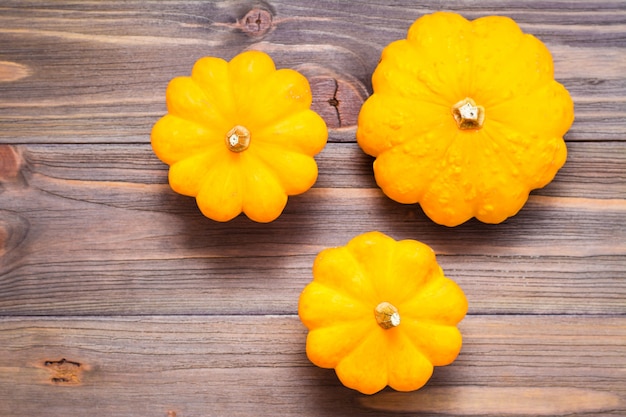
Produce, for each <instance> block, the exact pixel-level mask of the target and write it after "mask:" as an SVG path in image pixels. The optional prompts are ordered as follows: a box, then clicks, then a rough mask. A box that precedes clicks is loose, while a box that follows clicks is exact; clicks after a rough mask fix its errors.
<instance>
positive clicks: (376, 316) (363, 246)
mask: <svg viewBox="0 0 626 417" xmlns="http://www.w3.org/2000/svg"><path fill="white" fill-rule="evenodd" d="M466 312H467V299H466V298H465V295H464V294H463V291H462V290H461V289H460V288H459V287H458V286H457V285H456V284H455V283H454V282H453V281H452V280H450V279H449V278H446V277H445V276H444V274H443V272H442V270H441V267H440V266H439V265H438V264H437V261H436V259H435V254H434V252H433V251H432V249H431V248H430V247H428V246H427V245H425V244H423V243H420V242H417V241H415V240H401V241H396V240H394V239H392V238H391V237H389V236H387V235H384V234H382V233H380V232H368V233H365V234H362V235H360V236H357V237H355V238H354V239H352V240H351V241H350V242H349V243H348V244H347V245H346V246H344V247H338V248H329V249H325V250H323V251H322V252H321V253H320V254H319V255H318V256H317V258H316V259H315V262H314V265H313V281H312V282H311V283H309V284H308V285H307V286H306V287H305V289H304V290H303V292H302V294H301V295H300V302H299V306H298V313H299V315H300V319H301V320H302V322H303V323H304V325H305V326H306V327H307V328H308V329H309V333H308V336H307V340H306V353H307V356H308V357H309V359H310V360H311V362H313V363H314V364H316V365H318V366H320V367H322V368H334V369H335V372H336V373H337V376H338V377H339V379H340V380H341V382H342V383H343V384H344V385H345V386H347V387H349V388H353V389H355V390H358V391H360V392H362V393H365V394H373V393H375V392H378V391H380V390H381V389H383V388H384V387H385V386H387V385H389V386H391V387H392V388H394V389H396V390H399V391H412V390H416V389H418V388H420V387H422V386H423V385H424V384H425V383H426V382H427V381H428V379H429V378H430V376H431V375H432V372H433V366H443V365H448V364H450V363H451V362H452V361H454V359H455V358H456V357H457V355H458V354H459V351H460V349H461V333H460V332H459V330H458V329H457V327H456V325H457V323H458V322H459V321H461V319H463V317H464V316H465V314H466Z"/></svg>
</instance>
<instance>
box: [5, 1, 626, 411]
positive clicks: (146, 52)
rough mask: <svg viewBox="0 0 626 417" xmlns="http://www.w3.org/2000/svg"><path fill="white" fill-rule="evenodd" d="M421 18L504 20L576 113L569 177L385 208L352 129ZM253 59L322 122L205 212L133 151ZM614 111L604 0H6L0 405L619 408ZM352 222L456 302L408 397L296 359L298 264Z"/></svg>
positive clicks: (621, 331) (623, 143)
mask: <svg viewBox="0 0 626 417" xmlns="http://www.w3.org/2000/svg"><path fill="white" fill-rule="evenodd" d="M439 9H445V10H453V11H458V12H460V13H462V14H463V15H464V16H465V17H467V18H476V17H479V16H483V15H489V14H500V15H507V16H510V17H512V18H514V19H515V20H516V21H517V22H518V23H519V24H520V26H521V27H522V28H523V30H524V31H526V32H529V33H533V34H534V35H536V36H537V37H538V38H539V39H541V40H542V41H543V42H544V43H545V44H546V45H547V46H548V48H549V49H550V50H551V52H552V54H553V57H554V61H555V77H556V78H557V80H558V81H559V82H561V83H563V84H564V85H565V86H566V88H567V89H568V90H569V91H570V93H571V95H572V97H573V99H574V102H575V105H576V121H575V122H574V125H573V126H572V128H571V130H570V131H569V132H568V133H567V135H566V141H567V146H568V152H569V154H568V160H567V162H566V164H565V166H564V167H563V168H562V169H561V171H559V173H558V175H557V176H556V178H555V180H554V181H553V182H552V183H551V184H549V185H548V186H547V187H545V188H544V189H541V190H536V191H534V192H533V193H532V194H531V197H530V199H529V201H528V203H527V205H526V206H525V207H524V208H523V210H522V211H521V212H520V213H519V214H518V215H517V216H515V217H513V218H511V219H509V220H508V221H506V222H504V223H502V224H499V225H486V224H482V223H480V222H477V221H474V220H472V221H469V222H467V223H466V224H463V225H461V226H458V227H455V228H447V227H443V226H438V225H436V224H434V223H433V222H431V221H430V220H429V219H428V218H426V216H425V215H424V214H423V212H422V211H421V209H420V208H419V206H416V205H402V204H399V203H395V202H393V201H391V200H390V199H388V198H386V197H385V196H384V195H383V194H382V192H381V191H380V190H379V189H378V188H377V187H376V184H375V182H374V179H373V175H372V169H371V164H372V158H370V157H369V156H366V155H365V154H364V153H363V152H362V151H361V150H360V149H359V147H358V146H357V144H356V142H355V117H356V114H357V112H358V109H359V106H360V104H361V102H362V100H363V99H364V98H365V97H366V96H367V95H368V94H369V93H370V92H371V83H370V76H371V73H372V71H373V69H374V67H375V66H376V64H377V61H378V59H379V56H380V52H381V50H382V48H383V47H384V46H385V45H386V44H388V43H389V42H391V41H393V40H395V39H400V38H403V37H404V36H405V35H406V31H407V29H408V27H409V25H410V24H411V23H412V22H413V21H414V20H415V19H416V18H418V17H419V16H421V15H422V14H424V13H430V12H433V11H435V10H439ZM246 49H259V50H263V51H266V52H268V53H270V55H272V57H273V58H274V60H275V61H276V63H277V66H278V67H280V68H297V69H300V70H301V71H302V72H303V73H305V74H306V75H307V76H308V77H310V80H311V85H312V88H313V92H314V95H315V98H314V106H315V108H316V109H317V110H318V111H319V112H320V113H321V114H323V115H324V117H325V119H326V121H327V123H328V125H329V127H330V128H331V129H330V132H329V143H328V144H327V146H326V148H325V149H324V151H323V152H322V153H321V154H319V155H318V157H317V161H318V164H319V169H320V175H319V178H318V181H317V183H316V184H315V186H314V188H312V189H311V190H310V191H309V192H307V193H305V194H303V195H301V196H296V197H291V198H290V199H289V203H288V205H287V207H286V209H285V212H284V213H283V215H282V216H281V217H280V218H279V219H278V220H277V221H275V222H273V223H269V224H256V223H253V222H251V221H249V220H248V219H247V218H245V217H238V218H236V219H235V220H233V221H231V222H229V223H217V222H213V221H211V220H208V219H206V218H204V217H203V216H202V215H201V214H200V213H199V211H198V210H197V208H196V205H195V201H194V200H193V199H192V198H189V197H183V196H180V195H177V194H175V193H173V192H172V191H171V190H170V188H169V186H168V184H167V167H166V166H165V165H164V164H162V163H161V162H160V161H159V160H157V158H156V157H155V156H154V154H153V153H152V150H151V147H150V139H149V135H150V130H151V127H152V125H153V124H154V122H155V121H156V120H157V119H158V118H159V117H160V116H161V115H162V114H164V112H165V99H164V89H165V86H166V84H167V82H168V81H169V80H170V79H171V78H173V77H175V76H177V75H187V74H189V71H190V69H191V66H192V64H193V63H194V62H195V61H196V60H197V59H198V58H200V57H202V56H205V55H214V56H219V57H222V58H225V59H230V58H232V57H233V56H234V55H236V54H237V53H239V52H241V51H243V50H246ZM333 98H335V99H336V101H334V100H331V99H333ZM333 104H335V105H333ZM625 104H626V4H625V3H624V2H623V1H622V0H603V1H593V2H592V1H560V0H553V1H549V2H548V1H547V2H535V1H532V0H516V1H512V0H511V1H508V0H486V1H480V2H469V1H462V0H453V1H447V2H441V1H433V2H423V4H421V3H418V2H415V1H409V0H401V1H394V2H385V1H375V0H369V1H358V2H338V1H317V0H314V1H311V0H297V1H278V0H277V1H271V2H264V1H262V0H258V1H256V0H255V1H253V0H232V1H222V2H209V1H189V0H186V1H182V0H170V1H142V0H129V1H50V2H43V1H28V0H3V1H1V2H0V415H2V416H3V417H13V416H15V417H18V416H19V417H24V416H28V417H38V416H96V417H97V416H162V417H174V416H176V417H191V416H230V417H233V416H235V417H236V416H284V417H287V416H304V417H306V416H347V415H351V416H352V415H362V416H388V415H390V414H391V413H393V412H407V413H409V414H413V415H430V414H433V413H440V414H442V415H449V416H464V415H481V416H503V415H515V416H520V415H532V416H535V415H537V416H560V415H579V414H580V415H582V414H584V415H593V416H609V415H611V416H618V415H619V416H623V415H626V122H625V120H626V119H625V118H626V106H625ZM370 230H380V231H382V232H384V233H387V234H389V235H391V236H393V237H394V238H396V239H404V238H410V239H417V240H420V241H422V242H424V243H427V244H429V245H430V246H432V247H433V249H434V250H435V251H436V252H437V254H438V260H439V263H440V264H441V266H442V267H443V269H444V271H445V272H446V274H447V275H448V276H450V277H451V278H453V279H454V280H455V281H457V282H458V283H459V284H460V285H461V287H462V288H463V289H464V290H465V292H466V294H467V296H468V299H469V303H470V307H469V313H468V316H467V317H466V318H465V319H464V321H463V322H462V323H461V325H460V328H461V330H462V332H463V334H464V346H463V349H462V352H461V354H460V355H459V357H458V359H457V361H456V362H454V363H453V364H452V365H451V366H447V367H442V368H437V369H436V370H435V374H434V376H433V378H432V379H431V381H430V382H429V383H428V385H427V386H426V387H425V388H423V389H421V390H419V391H416V392H411V393H398V392H394V391H393V390H390V389H386V390H384V391H382V392H380V393H378V394H376V395H373V396H365V395H361V394H359V393H357V392H356V391H352V390H350V389H347V388H345V387H343V386H342V385H341V384H340V383H339V382H338V380H337V378H336V376H335V374H334V372H333V371H332V370H326V369H320V368H317V367H315V366H313V365H312V364H311V363H310V362H309V361H308V360H307V358H306V355H305V350H304V343H305V337H306V329H305V328H304V326H303V325H302V324H301V323H300V321H299V319H298V317H297V302H298V296H299V294H300V291H301V290H302V289H303V287H304V286H305V285H306V284H307V283H308V282H309V281H310V280H311V265H312V262H313V259H314V258H315V256H316V254H317V253H318V252H319V251H320V250H322V249H323V248H325V247H329V246H338V245H344V244H345V243H346V242H347V241H348V240H349V239H351V238H352V237H354V236H356V235H357V234H360V233H362V232H365V231H370Z"/></svg>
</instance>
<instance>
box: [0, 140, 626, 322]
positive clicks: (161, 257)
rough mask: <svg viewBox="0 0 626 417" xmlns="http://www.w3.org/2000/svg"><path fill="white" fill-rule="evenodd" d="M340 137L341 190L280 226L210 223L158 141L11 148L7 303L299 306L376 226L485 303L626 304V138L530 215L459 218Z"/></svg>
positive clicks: (588, 153) (329, 177) (39, 308)
mask: <svg viewBox="0 0 626 417" xmlns="http://www.w3.org/2000/svg"><path fill="white" fill-rule="evenodd" d="M592 145H593V146H592ZM329 148H331V149H330V150H329V151H325V152H324V153H323V154H322V155H321V157H320V165H321V172H322V174H321V176H320V181H319V182H320V183H321V184H322V185H327V186H333V187H335V188H319V187H317V186H316V188H314V189H312V190H310V191H309V192H308V193H306V194H305V195H303V196H297V197H293V198H292V199H291V200H290V203H289V205H288V207H287V209H286V211H285V213H284V214H283V216H281V218H280V219H279V220H278V221H276V222H274V223H272V224H267V225H259V224H254V223H252V222H250V221H248V220H247V219H245V218H238V219H236V220H234V221H233V222H230V223H226V224H220V223H215V222H212V221H210V220H208V219H205V218H204V217H202V215H201V214H199V212H198V210H197V208H196V207H195V202H194V201H193V199H191V198H188V197H183V196H178V195H175V194H174V193H173V192H172V191H171V190H170V189H169V187H168V186H167V185H166V184H165V181H166V167H165V166H164V165H163V164H161V163H160V162H159V161H157V160H156V158H154V156H153V155H152V153H151V150H150V148H149V146H146V145H134V146H129V145H124V146H122V145H113V146H95V145H90V146H74V145H63V146H60V145H38V146H35V145H30V146H28V147H20V148H3V149H11V150H15V149H17V151H15V152H8V151H7V152H6V156H5V160H9V159H11V158H13V159H14V160H17V161H13V162H12V163H10V164H9V163H7V164H6V166H7V167H8V166H10V167H12V168H11V169H9V170H7V172H6V173H5V176H9V177H11V178H7V179H6V180H5V183H4V185H5V191H4V193H3V194H2V196H3V199H2V200H0V209H1V210H2V211H0V213H1V215H0V226H1V228H0V231H1V232H2V233H1V235H0V236H1V237H2V246H1V249H2V252H0V255H1V256H0V282H1V283H2V286H0V313H1V314H27V315H28V314H116V315H117V314H158V313H161V314H165V313H171V314H179V313H180V305H184V312H185V313H193V314H199V313H206V312H209V313H214V314H215V313H220V314H232V313H236V312H238V309H241V308H245V309H246V312H248V313H257V314H263V313H290V312H293V311H294V310H295V305H296V300H297V295H298V294H299V291H300V290H301V288H303V287H304V285H306V283H307V282H308V281H309V280H310V266H311V264H312V260H313V258H314V256H315V254H316V253H317V252H319V251H320V250H321V249H322V248H324V247H328V246H336V245H343V244H345V243H346V242H347V241H348V240H349V239H350V238H351V237H353V236H355V235H356V234H358V233H361V232H365V231H368V230H375V229H378V230H381V231H384V232H386V233H390V234H392V235H393V236H394V237H396V238H413V239H419V240H422V241H424V242H425V243H427V244H429V245H431V246H432V247H433V248H434V249H435V251H436V252H437V253H439V254H440V255H441V256H442V257H443V258H442V264H443V266H444V267H445V269H446V270H449V271H450V275H451V276H452V277H454V278H455V279H457V280H458V281H459V283H461V284H462V285H463V287H464V288H465V289H466V291H467V292H468V295H469V296H470V298H471V299H472V308H473V309H474V311H475V312H480V313H494V314H495V313H568V312H570V313H575V314H584V313H591V314H598V313H605V314H606V313H611V314H623V313H625V312H626V310H625V308H626V304H625V303H624V302H623V300H624V299H626V287H625V285H626V280H624V279H623V278H624V271H625V270H626V263H625V262H626V260H625V259H624V253H626V248H625V247H624V242H625V241H626V239H625V237H626V228H625V226H624V224H623V219H624V217H625V212H626V203H625V202H624V181H623V177H624V169H625V168H624V167H625V166H626V165H624V164H623V161H620V159H619V157H620V156H622V157H623V155H624V153H623V152H621V151H622V150H623V149H624V145H623V143H620V142H617V143H605V144H603V146H599V144H598V143H594V144H591V143H587V144H585V143H576V144H573V146H572V148H573V149H576V151H574V152H571V153H570V154H571V159H572V161H571V162H569V163H568V165H566V168H564V171H567V169H568V166H569V167H570V168H569V172H566V173H565V175H561V174H559V176H558V177H557V180H555V182H554V183H553V184H551V185H550V186H549V187H548V188H547V189H546V190H540V191H539V193H537V194H535V195H533V196H532V197H531V199H530V201H529V203H528V205H527V206H526V207H525V208H524V209H523V210H522V212H521V213H520V214H518V215H517V216H516V217H514V218H512V219H510V220H509V221H507V222H505V223H504V224H501V225H497V226H490V225H484V224H480V223H479V222H475V221H471V222H469V223H467V224H465V225H463V226H460V227H457V228H454V229H449V228H444V227H440V226H437V225H435V224H433V223H432V222H431V221H430V220H428V219H427V218H426V217H425V216H424V215H423V213H421V211H420V209H419V208H417V207H415V206H405V205H401V204H397V203H395V202H393V201H391V200H389V199H387V198H386V197H385V196H384V195H382V193H381V192H380V191H379V190H377V189H375V188H359V187H375V184H374V182H373V178H372V175H371V172H370V170H371V167H370V165H371V158H369V157H367V156H365V155H364V154H363V153H362V152H361V151H360V150H359V149H358V148H357V147H356V145H354V144H331V145H329ZM599 150H604V151H601V152H599ZM622 159H623V158H622ZM343 161H350V163H349V164H346V163H345V162H343ZM348 165H349V166H348ZM334 167H339V168H337V169H335V168H334ZM325 168H326V169H327V171H328V172H325V171H326V169H325ZM11 170H12V171H11ZM9 171H11V172H9ZM598 173H602V174H601V175H599V174H598ZM342 176H345V178H343V179H342V178H341V177H342ZM338 177H339V178H338ZM565 180H569V182H566V181H565ZM335 184H337V185H335ZM344 187H346V188H344ZM347 187H356V188H347ZM550 189H552V190H554V191H549V190H550ZM568 189H569V191H568ZM585 190H590V191H589V193H590V194H591V195H594V193H597V194H596V196H597V197H612V198H609V199H604V198H597V199H596V198H587V197H585V198H581V197H578V195H580V194H581V193H582V192H583V191H585ZM610 190H612V191H611V192H609V191H610ZM541 193H544V194H545V195H541ZM561 194H564V195H565V196H566V197H562V196H560V195H561ZM607 194H608V195H607ZM568 195H569V196H571V197H569V196H568ZM320 219H323V221H322V220H320ZM294 230H297V232H294ZM331 230H332V233H329V231H331ZM243 259H245V261H242V260H243ZM42 283H43V284H42ZM494 283H497V284H494ZM275 288H281V291H280V292H276V291H274V289H275ZM97 294H102V295H105V296H103V297H98V296H97ZM242 299H244V300H248V302H247V303H246V304H245V305H244V306H242V304H241V300H242Z"/></svg>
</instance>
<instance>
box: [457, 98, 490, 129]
mask: <svg viewBox="0 0 626 417" xmlns="http://www.w3.org/2000/svg"><path fill="white" fill-rule="evenodd" d="M452 116H454V120H455V121H456V125H457V126H458V127H459V129H461V130H471V129H480V128H481V127H483V122H484V121H485V108H484V107H483V106H479V105H477V104H476V102H474V100H472V99H471V98H469V97H467V98H464V99H463V100H461V101H459V102H458V103H456V104H455V105H454V106H452Z"/></svg>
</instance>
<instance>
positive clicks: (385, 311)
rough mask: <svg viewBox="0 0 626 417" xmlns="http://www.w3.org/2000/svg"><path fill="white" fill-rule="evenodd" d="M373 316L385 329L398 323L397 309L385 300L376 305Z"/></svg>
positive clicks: (398, 314)
mask: <svg viewBox="0 0 626 417" xmlns="http://www.w3.org/2000/svg"><path fill="white" fill-rule="evenodd" d="M374 317H376V322H377V323H378V325H379V326H380V327H382V328H383V329H385V330H387V329H391V328H392V327H397V326H398V325H400V313H398V309H397V308H396V307H395V306H393V305H392V304H390V303H388V302H386V301H383V302H382V303H380V304H378V305H377V306H376V308H375V309H374Z"/></svg>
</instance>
